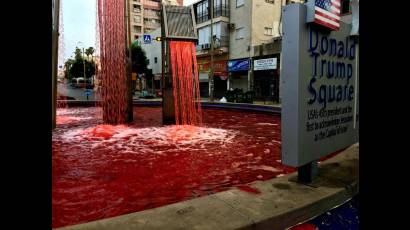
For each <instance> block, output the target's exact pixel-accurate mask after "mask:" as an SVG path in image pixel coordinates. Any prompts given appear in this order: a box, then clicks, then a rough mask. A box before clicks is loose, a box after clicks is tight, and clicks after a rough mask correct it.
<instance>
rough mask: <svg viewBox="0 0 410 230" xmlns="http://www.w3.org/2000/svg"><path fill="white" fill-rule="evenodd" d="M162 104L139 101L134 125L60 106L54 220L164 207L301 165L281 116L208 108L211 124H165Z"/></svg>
mask: <svg viewBox="0 0 410 230" xmlns="http://www.w3.org/2000/svg"><path fill="white" fill-rule="evenodd" d="M161 114H162V113H161V108H152V107H136V108H134V121H135V122H134V123H133V124H132V125H130V126H123V125H119V126H110V125H102V124H101V112H100V109H99V108H70V109H59V110H58V111H57V128H56V129H55V130H54V131H53V142H52V143H53V144H52V147H53V151H52V170H53V171H52V226H53V228H54V227H62V226H66V225H72V224H79V223H84V222H89V221H92V220H97V219H102V218H107V217H113V216H117V215H122V214H127V213H131V212H136V211H141V210H145V209H150V208H154V207H159V206H163V205H166V204H171V203H175V202H179V201H183V200H188V199H192V198H195V197H199V196H204V195H207V194H210V193H215V192H219V191H223V190H227V189H229V188H232V187H239V188H240V189H242V190H244V192H251V193H253V194H254V195H258V193H259V192H258V191H257V190H256V191H255V189H253V188H250V187H247V184H248V183H250V182H253V181H255V180H267V179H271V178H274V177H276V176H280V175H284V174H287V173H289V172H293V171H294V169H293V168H290V167H286V166H284V165H282V164H281V161H280V158H281V157H280V147H281V138H280V116H278V115H272V114H265V113H250V112H242V111H229V110H218V109H204V110H203V123H204V127H194V126H162V125H161Z"/></svg>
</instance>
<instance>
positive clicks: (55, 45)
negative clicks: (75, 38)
mask: <svg viewBox="0 0 410 230" xmlns="http://www.w3.org/2000/svg"><path fill="white" fill-rule="evenodd" d="M53 10H54V18H53V23H54V28H53V29H54V30H53V33H52V67H51V73H52V78H51V79H52V80H51V83H52V90H51V91H52V104H51V108H52V111H51V116H52V119H51V122H52V124H51V127H52V129H54V128H55V127H56V107H57V68H58V66H57V65H58V31H59V24H60V21H59V19H60V0H54V9H53Z"/></svg>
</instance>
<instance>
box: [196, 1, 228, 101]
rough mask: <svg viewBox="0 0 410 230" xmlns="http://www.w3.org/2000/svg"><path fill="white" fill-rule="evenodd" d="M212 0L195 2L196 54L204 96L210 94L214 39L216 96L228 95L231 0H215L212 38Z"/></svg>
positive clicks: (202, 94)
mask: <svg viewBox="0 0 410 230" xmlns="http://www.w3.org/2000/svg"><path fill="white" fill-rule="evenodd" d="M210 1H211V0H199V1H197V2H195V3H193V8H194V13H195V20H196V29H197V33H198V43H197V46H196V55H197V62H198V72H199V81H200V94H201V97H208V96H209V91H210V84H209V72H210V70H211V39H213V40H214V52H213V60H214V62H213V69H214V74H213V83H214V97H215V98H216V99H218V98H221V97H223V96H224V95H225V92H226V90H227V89H228V87H229V84H228V80H227V79H228V71H227V61H228V58H229V55H228V53H229V29H228V25H229V10H230V9H229V2H230V1H229V0H213V16H214V17H213V20H212V34H213V36H212V38H211V12H210V10H209V8H210V6H211V2H210Z"/></svg>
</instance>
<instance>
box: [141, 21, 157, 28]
mask: <svg viewBox="0 0 410 230" xmlns="http://www.w3.org/2000/svg"><path fill="white" fill-rule="evenodd" d="M144 26H145V27H151V28H158V27H160V26H161V23H157V22H144Z"/></svg>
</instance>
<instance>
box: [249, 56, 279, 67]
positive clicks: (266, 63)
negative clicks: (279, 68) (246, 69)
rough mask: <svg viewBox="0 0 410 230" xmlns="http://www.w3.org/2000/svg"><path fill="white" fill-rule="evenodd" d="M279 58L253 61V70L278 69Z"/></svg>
mask: <svg viewBox="0 0 410 230" xmlns="http://www.w3.org/2000/svg"><path fill="white" fill-rule="evenodd" d="M276 65H277V58H267V59H259V60H254V61H253V70H267V69H276Z"/></svg>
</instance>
